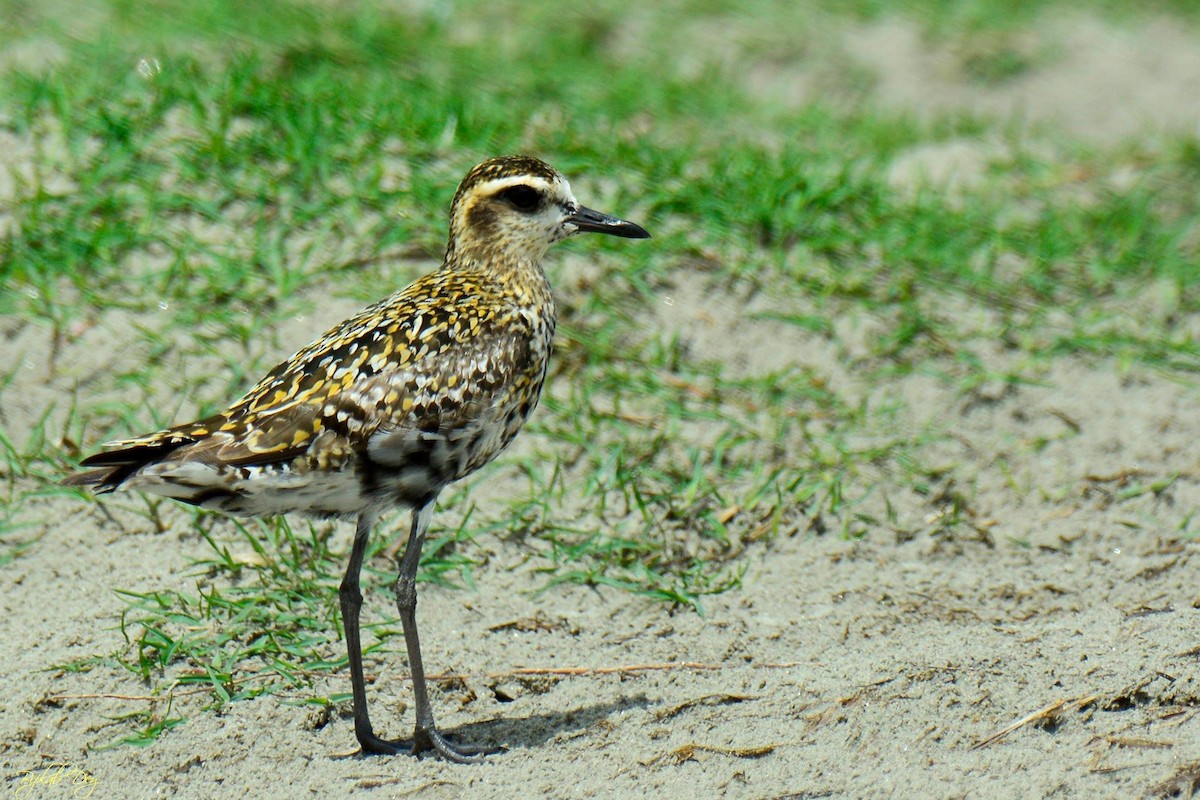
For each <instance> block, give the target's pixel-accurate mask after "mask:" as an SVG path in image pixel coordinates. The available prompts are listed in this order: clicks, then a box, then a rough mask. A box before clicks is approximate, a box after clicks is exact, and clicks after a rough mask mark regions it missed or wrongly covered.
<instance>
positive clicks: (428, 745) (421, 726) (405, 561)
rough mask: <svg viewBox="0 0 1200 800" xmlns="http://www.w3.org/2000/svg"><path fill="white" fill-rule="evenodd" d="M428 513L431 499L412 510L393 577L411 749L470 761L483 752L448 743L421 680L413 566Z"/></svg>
mask: <svg viewBox="0 0 1200 800" xmlns="http://www.w3.org/2000/svg"><path fill="white" fill-rule="evenodd" d="M432 516H433V501H432V500H430V501H429V502H428V503H426V504H425V505H423V506H421V507H420V508H418V509H416V510H414V511H413V517H412V531H411V533H409V535H408V546H407V547H406V548H405V549H404V556H403V558H401V559H400V574H399V576H398V577H397V578H396V608H397V609H398V610H399V611H400V625H401V627H403V628H404V645H405V647H407V648H408V668H409V671H410V672H411V673H412V682H413V699H414V700H415V702H416V706H417V708H416V713H417V725H416V730H415V732H414V734H413V744H412V750H413V752H414V753H419V752H421V751H422V750H433V751H435V752H437V754H438V755H440V756H441V757H442V758H444V759H446V760H447V761H455V762H457V763H459V764H471V763H475V762H477V761H480V760H482V759H483V756H484V753H483V752H481V751H478V750H472V749H467V748H462V747H456V746H455V745H452V744H451V743H450V742H449V741H447V740H446V738H445V737H444V736H442V734H440V733H439V732H438V730H437V726H436V725H435V724H434V721H433V707H432V706H431V705H430V703H429V691H428V688H427V687H426V684H425V666H424V664H423V663H422V661H421V642H420V640H419V639H418V637H417V567H418V566H419V564H420V562H421V545H422V544H424V542H425V533H426V531H428V530H429V518H430V517H432Z"/></svg>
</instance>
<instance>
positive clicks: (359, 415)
mask: <svg viewBox="0 0 1200 800" xmlns="http://www.w3.org/2000/svg"><path fill="white" fill-rule="evenodd" d="M488 295H489V292H488V291H487V287H483V286H480V285H479V284H478V283H477V282H474V281H472V280H471V279H470V278H469V277H466V276H461V275H454V274H449V273H431V274H430V275H428V276H426V277H425V278H424V279H422V280H420V281H418V282H417V283H414V284H413V285H412V286H410V287H409V288H408V289H406V290H405V291H403V292H400V293H398V294H396V295H393V296H392V297H390V298H388V299H387V300H385V301H383V302H381V303H378V304H376V305H374V306H370V307H368V308H366V309H364V310H363V311H362V312H360V313H359V314H357V315H355V316H354V317H351V318H349V319H347V320H346V321H344V322H343V323H341V324H340V325H338V326H336V327H335V328H333V329H332V330H330V331H329V332H328V333H327V334H326V335H325V336H322V337H321V338H320V339H318V340H317V341H315V342H314V343H313V344H311V345H309V346H308V347H306V348H304V349H303V350H301V351H300V352H298V353H296V354H295V355H294V356H292V357H291V358H290V359H288V360H287V361H285V362H283V363H282V364H280V365H279V366H277V367H276V368H275V369H273V370H272V371H271V372H270V373H268V374H267V375H266V376H265V377H264V378H263V379H262V380H261V381H259V382H258V384H256V385H255V386H254V388H252V389H251V390H250V391H249V392H247V394H246V395H245V396H244V397H243V398H242V399H241V400H239V401H238V402H237V403H235V404H234V405H233V406H231V407H230V408H229V409H228V410H227V411H225V412H223V413H221V414H217V415H215V416H212V417H209V418H207V419H204V420H200V421H197V422H191V423H187V424H184V425H179V426H176V427H173V428H170V429H167V430H164V431H159V432H156V433H151V434H148V435H145V436H140V437H136V438H133V439H126V440H122V441H117V442H111V443H109V444H108V445H106V446H105V449H104V451H103V452H100V453H97V454H95V455H93V456H91V457H89V458H87V459H85V460H84V461H83V462H82V466H85V467H96V468H97V469H95V470H93V471H90V472H83V473H78V474H76V475H72V476H70V477H68V478H67V479H66V480H65V481H64V483H65V484H68V485H98V486H99V491H111V490H113V489H115V488H117V487H118V486H119V485H120V484H121V483H123V482H124V481H125V480H126V479H128V478H129V477H130V476H132V475H134V474H135V473H137V472H138V471H140V470H141V469H142V468H144V467H146V466H148V465H150V464H156V463H160V462H165V461H173V462H183V461H187V462H192V463H195V462H201V463H205V464H210V465H212V466H215V467H218V468H220V467H252V466H265V465H269V464H277V463H282V462H288V461H292V460H294V459H297V458H300V457H303V456H306V455H308V456H310V457H312V458H313V459H314V460H315V463H316V464H317V465H320V466H323V467H329V466H333V465H336V464H335V463H331V462H336V461H337V460H338V459H344V458H347V457H349V456H350V455H351V454H352V453H353V452H355V451H356V450H358V449H360V448H362V447H365V445H366V441H367V440H368V439H369V437H370V436H371V435H372V434H373V433H374V432H375V431H377V430H380V429H384V430H387V429H394V428H399V427H413V428H415V429H424V430H435V429H438V428H444V427H447V426H453V425H454V424H455V422H456V420H458V419H459V418H461V417H462V416H464V415H469V414H470V413H472V409H473V408H475V407H477V406H478V405H480V404H493V403H495V402H496V400H497V398H496V394H497V392H500V391H504V390H505V387H506V386H507V384H506V382H505V380H504V375H506V374H511V373H512V372H513V371H516V372H520V371H521V370H520V367H521V365H522V364H523V362H524V361H527V360H528V358H529V342H530V335H531V331H530V329H529V328H530V326H529V324H528V322H527V321H526V320H524V319H523V318H522V317H520V315H519V314H516V313H513V314H508V313H506V312H505V309H504V308H503V307H502V306H498V305H497V304H495V303H487V302H484V300H485V299H486V298H487V297H488Z"/></svg>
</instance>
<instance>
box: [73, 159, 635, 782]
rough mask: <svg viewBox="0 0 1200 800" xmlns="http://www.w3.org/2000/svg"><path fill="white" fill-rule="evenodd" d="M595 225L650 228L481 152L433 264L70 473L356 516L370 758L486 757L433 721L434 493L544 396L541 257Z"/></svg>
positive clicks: (233, 507) (364, 740)
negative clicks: (379, 573)
mask: <svg viewBox="0 0 1200 800" xmlns="http://www.w3.org/2000/svg"><path fill="white" fill-rule="evenodd" d="M584 232H591V233H602V234H609V235H612V236H618V237H624V238H629V239H646V238H649V237H650V234H649V233H647V232H646V230H645V229H644V228H642V227H641V226H640V225H637V224H635V223H633V222H629V221H627V220H624V219H620V218H618V217H615V216H612V215H609V214H605V213H601V212H598V211H594V210H592V209H590V208H586V207H584V206H581V205H580V204H579V202H578V201H577V200H576V199H575V196H574V195H573V194H572V192H571V187H570V184H569V183H568V182H567V179H566V178H565V177H564V176H563V175H562V174H561V173H560V172H558V171H557V170H555V169H554V168H553V167H551V166H550V165H549V164H547V163H545V162H544V161H541V160H539V159H537V158H534V157H532V156H523V155H514V156H501V157H498V158H492V159H489V160H487V161H484V162H483V163H481V164H478V165H477V166H475V167H474V168H473V169H471V170H470V171H469V172H468V173H467V175H466V177H465V178H464V179H463V180H462V182H461V183H460V184H459V186H458V190H457V191H456V192H455V194H454V199H453V200H452V202H451V204H450V221H449V236H448V239H447V244H446V250H445V255H444V257H443V260H442V265H441V267H440V268H439V269H436V270H434V271H432V272H430V273H428V274H426V275H424V276H423V277H420V278H418V279H417V280H416V281H414V282H413V283H412V284H410V285H409V286H408V287H406V288H404V289H401V290H400V291H398V292H396V293H395V294H392V295H391V296H389V297H387V298H385V299H384V300H382V301H380V302H378V303H376V304H374V305H371V306H368V307H367V308H365V309H363V310H362V311H361V312H359V313H358V314H355V315H354V316H352V317H350V318H348V319H346V320H344V321H343V322H341V323H340V324H338V325H336V326H334V327H333V328H332V329H330V330H329V331H328V332H327V333H325V334H324V335H323V336H321V337H320V338H318V339H317V340H315V341H314V342H312V343H311V344H309V345H308V346H307V347H304V348H303V349H301V350H300V351H298V352H297V353H296V354H295V355H293V356H292V357H291V358H289V359H287V360H286V361H284V362H282V363H281V364H279V365H278V366H276V367H275V368H274V369H272V370H271V371H270V372H268V373H267V374H266V376H265V377H263V378H262V379H261V380H260V381H259V382H258V383H257V384H255V385H254V387H253V388H251V389H250V390H249V391H248V392H247V393H246V394H245V395H244V396H243V397H242V398H241V399H240V400H238V401H236V402H235V403H233V405H231V406H229V408H228V409H226V410H225V411H222V412H220V413H218V414H216V415H214V416H210V417H207V418H205V419H201V420H198V421H195V422H189V423H186V424H182V425H176V426H174V427H171V428H168V429H166V430H161V431H157V432H154V433H149V434H146V435H143V436H138V437H135V438H132V439H125V440H121V441H114V442H109V443H107V444H105V445H102V446H101V450H100V452H98V453H95V454H94V455H91V456H89V457H87V458H85V459H83V461H82V462H80V466H81V467H84V468H87V470H86V471H82V472H76V473H74V474H72V475H69V476H67V477H66V478H65V479H63V481H62V483H63V484H64V485H67V486H79V487H90V488H91V489H92V490H93V491H95V492H96V493H97V494H103V493H107V492H112V491H114V490H117V489H133V490H138V491H142V492H148V493H151V494H155V495H161V496H165V497H168V498H173V499H175V500H179V501H182V502H184V503H188V504H191V505H194V506H198V507H201V508H205V509H213V510H216V511H220V512H224V513H226V514H229V515H233V516H247V517H269V516H275V515H281V514H288V513H302V514H307V515H310V516H315V517H320V518H340V519H350V520H354V521H355V532H354V539H353V544H352V545H351V549H350V556H349V563H348V564H347V566H346V572H345V575H344V577H343V579H342V581H341V584H340V586H339V589H338V598H339V604H340V609H341V613H342V622H343V626H344V629H345V638H346V648H347V651H348V654H349V665H350V679H351V686H352V689H353V704H354V731H355V735H356V737H357V739H358V742H359V745H360V746H361V748H362V752H363V753H364V754H372V753H383V754H401V753H408V754H412V755H418V754H422V753H426V752H428V751H432V752H434V753H436V754H437V755H438V756H441V757H442V758H445V759H446V760H448V761H451V762H457V763H473V762H476V761H479V760H482V759H483V758H484V756H486V755H488V754H490V753H494V752H497V751H498V749H500V748H495V749H490V750H489V749H486V748H483V747H469V746H465V745H460V744H456V743H454V742H452V741H451V740H450V739H448V738H447V737H446V736H444V735H443V734H442V733H441V732H440V731H439V730H438V728H437V725H436V724H435V721H434V714H433V709H432V706H431V704H430V700H429V693H428V689H427V685H426V678H425V670H424V664H423V662H422V660H421V646H420V640H419V637H418V634H417V620H416V608H417V587H416V576H417V566H418V564H419V562H420V554H421V546H422V543H423V542H424V541H425V537H426V533H427V531H428V529H429V524H430V520H431V517H432V514H433V510H434V506H435V503H436V501H437V498H438V495H439V493H440V492H441V491H442V490H443V489H445V488H446V487H447V486H449V485H450V484H452V483H454V482H455V481H458V480H461V479H462V478H464V477H466V476H467V475H470V474H471V473H473V472H475V471H476V470H478V469H479V468H480V467H482V466H484V465H485V464H487V463H488V462H490V461H492V459H494V458H495V457H496V456H497V454H499V453H500V452H501V451H502V450H503V449H504V448H505V447H507V446H508V444H509V443H510V442H511V441H512V440H513V438H514V437H515V436H516V435H517V432H518V431H519V430H520V429H521V427H522V426H523V424H524V423H525V421H526V420H527V419H528V418H529V416H530V414H531V413H532V411H533V409H534V407H535V406H536V404H537V401H538V397H539V396H540V394H541V390H542V385H543V383H544V382H545V380H546V373H547V367H548V363H549V358H550V351H551V344H552V340H553V337H554V330H555V325H556V320H557V315H556V310H555V305H554V297H553V295H552V293H551V288H550V284H549V281H548V280H547V278H546V274H545V272H544V270H543V268H542V259H543V257H544V256H545V254H546V252H547V251H548V250H549V248H550V247H551V245H553V244H555V243H557V242H559V241H561V240H563V239H566V238H568V237H570V236H574V235H575V234H578V233H584ZM395 508H400V509H407V510H409V511H410V512H411V523H410V527H409V535H408V542H407V544H406V545H405V549H404V553H403V555H402V556H401V558H400V560H399V573H398V575H397V578H396V583H395V592H396V607H397V610H398V611H399V615H400V622H401V626H402V628H403V632H404V642H405V648H406V650H407V654H408V662H409V670H410V673H411V676H412V685H413V696H414V701H415V703H414V705H415V717H416V719H415V726H414V730H413V736H412V738H411V739H399V740H389V739H385V738H383V737H381V736H379V735H377V734H376V733H375V731H374V728H373V727H372V725H371V719H370V716H369V714H368V710H367V694H366V684H365V681H364V677H363V663H362V646H361V641H360V630H359V614H360V610H361V608H362V603H363V597H362V592H361V589H360V585H359V574H360V572H361V569H362V563H363V557H364V555H365V553H366V550H367V544H368V540H369V538H370V533H371V530H372V528H373V526H374V525H375V523H376V521H377V520H378V518H379V517H380V516H381V515H382V514H384V513H386V512H388V511H390V510H392V509H395Z"/></svg>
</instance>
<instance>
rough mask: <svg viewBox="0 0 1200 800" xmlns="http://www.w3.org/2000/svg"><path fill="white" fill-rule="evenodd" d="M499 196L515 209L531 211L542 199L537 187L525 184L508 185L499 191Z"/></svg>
mask: <svg viewBox="0 0 1200 800" xmlns="http://www.w3.org/2000/svg"><path fill="white" fill-rule="evenodd" d="M500 197H501V198H502V199H504V200H506V201H507V202H508V203H510V204H511V205H512V207H513V208H515V209H516V210H517V211H533V210H534V209H536V208H537V207H538V203H539V202H541V199H542V195H541V193H540V192H539V191H538V190H537V189H534V188H533V187H532V186H525V185H517V186H510V187H508V188H507V189H505V190H504V191H502V192H501V193H500Z"/></svg>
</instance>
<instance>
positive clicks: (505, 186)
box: [450, 156, 650, 262]
mask: <svg viewBox="0 0 1200 800" xmlns="http://www.w3.org/2000/svg"><path fill="white" fill-rule="evenodd" d="M581 232H592V233H607V234H610V235H612V236H623V237H626V238H629V239H647V238H649V237H650V234H648V233H646V231H645V230H644V229H643V228H642V227H641V226H640V225H635V224H634V223H632V222H627V221H625V220H623V219H618V218H616V217H613V216H609V215H608V214H602V213H600V212H599V211H593V210H591V209H590V208H584V207H583V206H581V205H580V204H579V201H578V200H576V199H575V195H573V194H571V186H570V184H568V183H567V179H566V178H564V177H563V176H562V174H561V173H559V172H558V171H557V170H556V169H554V168H553V167H551V166H550V165H549V164H546V163H545V162H543V161H540V160H538V159H536V158H531V157H529V156H501V157H500V158H493V159H489V160H488V161H484V162H483V163H482V164H479V165H478V166H476V167H475V168H474V169H472V170H471V171H470V172H469V173H467V177H465V178H464V179H463V181H462V183H461V184H459V187H458V192H457V193H455V195H454V202H453V204H452V205H451V207H450V247H451V248H452V249H453V250H456V255H457V256H458V257H461V258H466V259H469V260H472V261H484V262H486V261H503V262H512V261H526V260H529V261H533V262H537V261H539V260H540V259H541V257H542V256H543V255H544V254H545V252H546V250H547V249H548V248H549V247H550V245H552V244H554V243H555V242H558V241H561V240H562V239H565V238H567V237H568V236H572V235H574V234H576V233H581Z"/></svg>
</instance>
